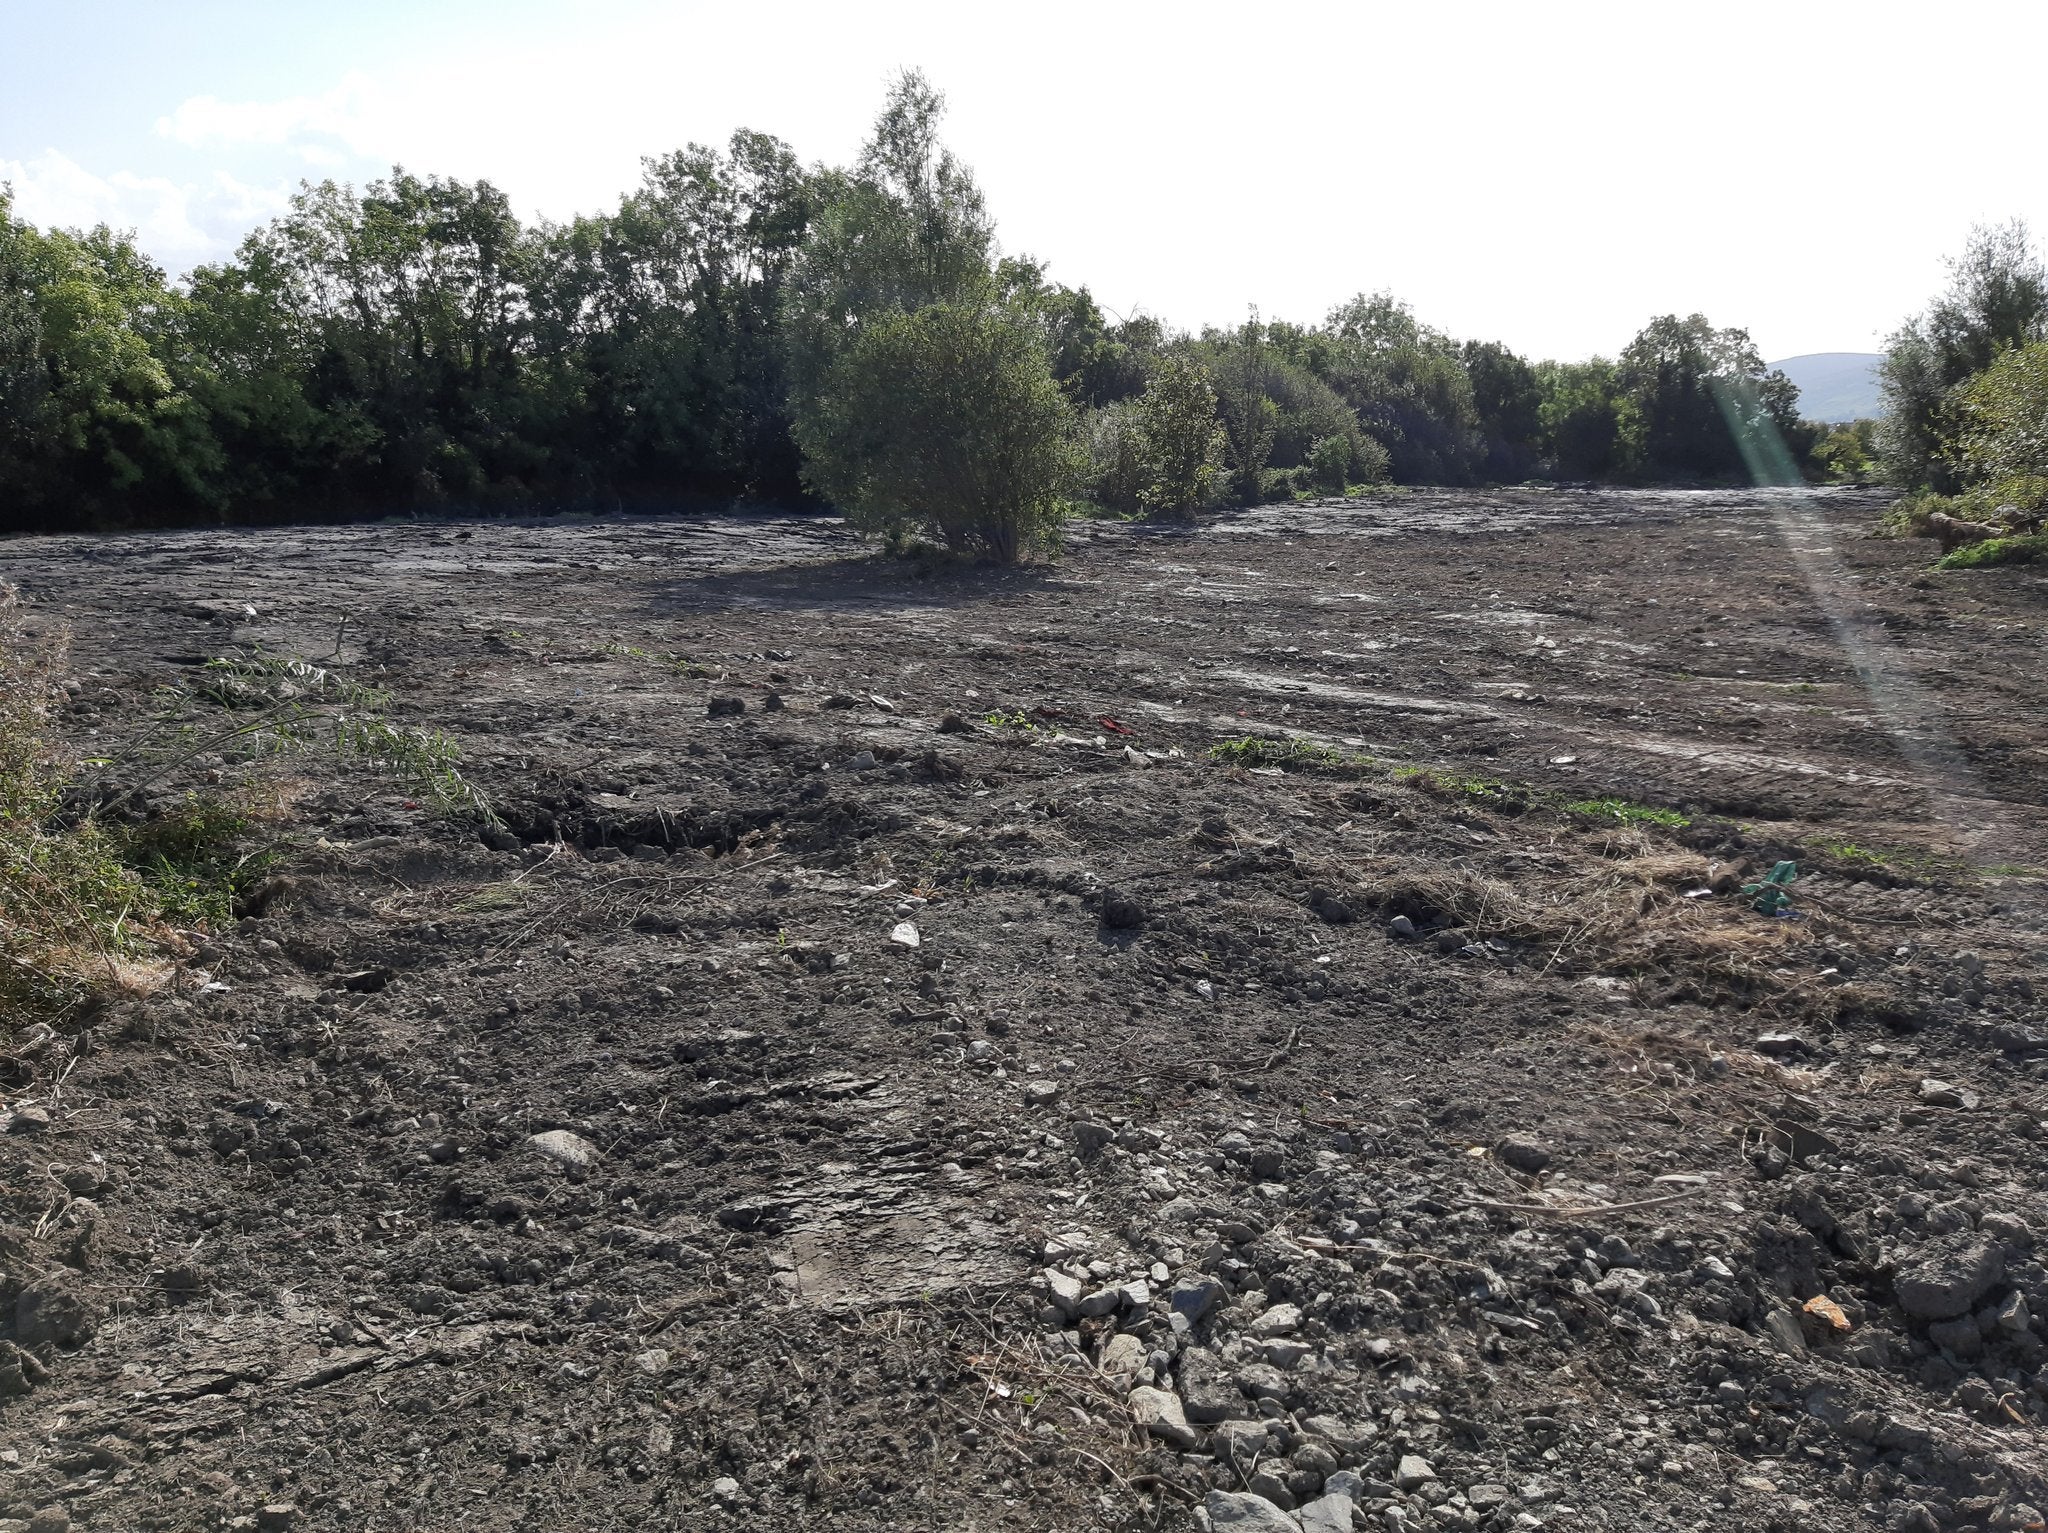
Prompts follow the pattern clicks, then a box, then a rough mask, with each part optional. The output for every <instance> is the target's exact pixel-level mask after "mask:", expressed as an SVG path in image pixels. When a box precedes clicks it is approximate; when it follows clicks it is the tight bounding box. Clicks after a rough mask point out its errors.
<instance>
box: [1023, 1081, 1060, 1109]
mask: <svg viewBox="0 0 2048 1533" xmlns="http://www.w3.org/2000/svg"><path fill="white" fill-rule="evenodd" d="M1059 1099H1060V1083H1059V1082H1058V1081H1026V1082H1025V1083H1024V1105H1025V1106H1026V1107H1050V1106H1052V1104H1053V1103H1055V1102H1057V1101H1058V1100H1059Z"/></svg>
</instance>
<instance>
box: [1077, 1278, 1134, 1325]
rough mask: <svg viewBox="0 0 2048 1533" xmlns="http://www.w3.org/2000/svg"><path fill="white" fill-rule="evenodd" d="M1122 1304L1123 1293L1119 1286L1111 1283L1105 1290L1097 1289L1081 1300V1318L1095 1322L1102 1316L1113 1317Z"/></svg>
mask: <svg viewBox="0 0 2048 1533" xmlns="http://www.w3.org/2000/svg"><path fill="white" fill-rule="evenodd" d="M1123 1302H1124V1291H1123V1289H1122V1288H1121V1287H1120V1286H1118V1285H1116V1284H1114V1283H1112V1284H1111V1285H1110V1286H1109V1287H1107V1288H1098V1289H1096V1290H1095V1292H1093V1293H1091V1294H1088V1295H1087V1296H1086V1297H1084V1298H1083V1299H1082V1300H1081V1315H1082V1318H1083V1319H1087V1320H1095V1319H1099V1318H1100V1317H1102V1316H1103V1315H1113V1314H1115V1313H1116V1311H1117V1308H1118V1306H1119V1305H1121V1304H1122V1303H1123Z"/></svg>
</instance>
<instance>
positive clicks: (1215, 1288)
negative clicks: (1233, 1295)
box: [1166, 1275, 1227, 1322]
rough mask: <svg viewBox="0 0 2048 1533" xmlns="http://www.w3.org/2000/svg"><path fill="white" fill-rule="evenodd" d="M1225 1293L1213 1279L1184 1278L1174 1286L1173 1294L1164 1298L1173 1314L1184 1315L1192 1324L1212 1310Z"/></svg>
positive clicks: (1202, 1277) (1207, 1277)
mask: <svg viewBox="0 0 2048 1533" xmlns="http://www.w3.org/2000/svg"><path fill="white" fill-rule="evenodd" d="M1226 1292H1227V1290H1226V1289H1225V1288H1224V1286H1223V1285H1222V1284H1221V1283H1219V1282H1217V1281H1216V1279H1215V1278H1212V1277H1209V1276H1206V1275H1203V1276H1199V1277H1195V1276H1190V1277H1184V1278H1182V1279H1181V1280H1180V1281H1179V1282H1178V1283H1176V1284H1174V1286H1173V1292H1172V1293H1170V1294H1168V1295H1167V1297H1166V1304H1167V1308H1168V1309H1169V1310H1171V1311H1172V1312H1173V1313H1174V1314H1176V1315H1185V1316H1187V1318H1188V1319H1189V1321H1190V1322H1193V1321H1197V1320H1200V1319H1201V1318H1202V1317H1203V1316H1204V1315H1206V1314H1208V1313H1209V1311H1210V1310H1212V1309H1214V1308H1215V1307H1216V1306H1217V1304H1218V1303H1220V1302H1221V1301H1222V1299H1223V1296H1224V1294H1225V1293H1226Z"/></svg>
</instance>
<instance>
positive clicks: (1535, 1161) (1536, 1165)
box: [1493, 1134, 1550, 1176]
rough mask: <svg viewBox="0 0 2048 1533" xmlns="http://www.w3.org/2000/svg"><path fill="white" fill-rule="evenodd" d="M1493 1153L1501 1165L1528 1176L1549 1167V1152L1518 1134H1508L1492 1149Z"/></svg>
mask: <svg viewBox="0 0 2048 1533" xmlns="http://www.w3.org/2000/svg"><path fill="white" fill-rule="evenodd" d="M1493 1153H1494V1154H1495V1155H1496V1156H1498V1157H1499V1158H1500V1161H1501V1163H1502V1164H1503V1165H1506V1166H1511V1167H1513V1168H1514V1169H1515V1170H1517V1171H1520V1172H1522V1173H1524V1174H1525V1175H1528V1176H1534V1175H1536V1173H1537V1172H1539V1171H1542V1170H1545V1169H1547V1168H1548V1167H1549V1165H1550V1152H1549V1151H1548V1150H1546V1149H1544V1148H1543V1146H1542V1145H1540V1144H1538V1143H1537V1142H1536V1141H1535V1140H1533V1139H1527V1138H1524V1137H1523V1136H1521V1135H1520V1134H1510V1135H1509V1136H1508V1137H1507V1138H1505V1139H1503V1140H1502V1141H1501V1142H1500V1143H1499V1144H1497V1145H1495V1146H1494V1147H1493Z"/></svg>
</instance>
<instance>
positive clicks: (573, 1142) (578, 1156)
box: [526, 1128, 604, 1171]
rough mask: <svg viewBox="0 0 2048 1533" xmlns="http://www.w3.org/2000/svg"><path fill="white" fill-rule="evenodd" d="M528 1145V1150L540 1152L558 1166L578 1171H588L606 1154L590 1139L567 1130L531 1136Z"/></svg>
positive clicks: (553, 1130)
mask: <svg viewBox="0 0 2048 1533" xmlns="http://www.w3.org/2000/svg"><path fill="white" fill-rule="evenodd" d="M526 1143H527V1146H528V1148H530V1149H534V1150H538V1151H539V1152H540V1153H541V1154H542V1155H545V1156H546V1157H547V1158H548V1159H549V1160H551V1161H553V1162H555V1164H556V1165H559V1166H568V1167H570V1168H571V1169H573V1170H577V1171H585V1170H588V1169H589V1168H590V1167H592V1166H594V1165H596V1164H597V1163H598V1161H599V1160H601V1159H602V1158H603V1156H604V1152H603V1151H602V1150H600V1149H598V1147H597V1146H596V1145H594V1144H592V1143H591V1142H590V1141H589V1140H588V1139H585V1138H584V1137H583V1136H582V1135H581V1134H577V1133H572V1132H571V1131H570V1130H568V1129H565V1128H551V1129H549V1130H547V1131H546V1132H545V1133H540V1134H529V1135H527V1138H526Z"/></svg>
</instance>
